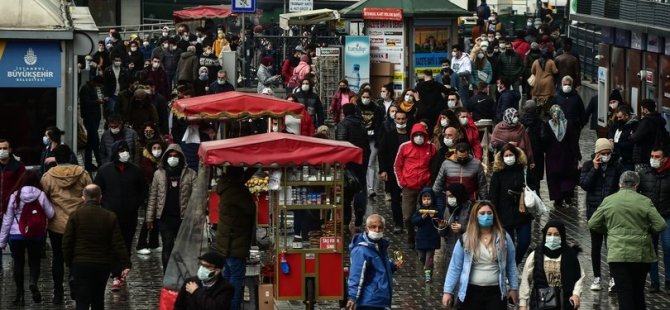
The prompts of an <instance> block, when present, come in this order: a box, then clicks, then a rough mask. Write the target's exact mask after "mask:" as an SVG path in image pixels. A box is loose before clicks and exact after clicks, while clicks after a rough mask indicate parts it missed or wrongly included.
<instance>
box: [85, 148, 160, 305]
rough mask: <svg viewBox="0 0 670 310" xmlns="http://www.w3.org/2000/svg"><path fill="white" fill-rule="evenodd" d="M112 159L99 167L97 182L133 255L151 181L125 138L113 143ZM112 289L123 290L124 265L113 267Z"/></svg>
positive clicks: (103, 205) (103, 201)
mask: <svg viewBox="0 0 670 310" xmlns="http://www.w3.org/2000/svg"><path fill="white" fill-rule="evenodd" d="M111 156H112V160H111V161H110V162H108V163H106V164H104V165H102V167H100V168H99V169H98V174H97V175H96V176H95V180H94V181H93V182H94V183H95V184H97V185H98V186H100V188H101V189H102V207H103V208H105V209H107V210H110V211H112V212H114V213H115V214H116V217H117V218H118V220H119V225H120V227H121V234H122V235H123V240H124V242H125V245H126V251H127V252H128V255H130V251H131V249H132V248H131V244H132V242H133V237H134V236H135V231H136V230H137V210H138V209H139V207H140V206H141V205H142V204H143V203H144V201H145V199H146V197H147V184H146V179H145V178H144V175H143V174H142V171H141V170H140V168H139V167H137V166H136V165H135V164H133V163H132V162H131V161H130V148H129V147H128V143H127V142H126V141H125V140H120V141H117V142H114V144H113V145H112V154H111ZM112 276H114V281H113V282H112V291H114V292H116V291H118V290H120V288H121V286H123V285H125V283H126V279H125V276H124V275H123V274H121V266H118V265H117V266H113V267H112Z"/></svg>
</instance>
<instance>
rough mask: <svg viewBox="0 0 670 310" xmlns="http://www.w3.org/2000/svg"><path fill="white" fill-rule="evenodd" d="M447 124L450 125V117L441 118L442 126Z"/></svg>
mask: <svg viewBox="0 0 670 310" xmlns="http://www.w3.org/2000/svg"><path fill="white" fill-rule="evenodd" d="M447 125H449V120H448V119H446V118H443V119H441V120H440V126H442V127H447Z"/></svg>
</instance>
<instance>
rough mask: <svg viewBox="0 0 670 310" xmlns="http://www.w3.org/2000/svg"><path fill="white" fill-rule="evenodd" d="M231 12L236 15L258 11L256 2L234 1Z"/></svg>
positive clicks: (249, 0) (251, 0) (254, 0)
mask: <svg viewBox="0 0 670 310" xmlns="http://www.w3.org/2000/svg"><path fill="white" fill-rule="evenodd" d="M231 11H233V12H234V13H253V12H255V11H256V0H233V1H232V6H231Z"/></svg>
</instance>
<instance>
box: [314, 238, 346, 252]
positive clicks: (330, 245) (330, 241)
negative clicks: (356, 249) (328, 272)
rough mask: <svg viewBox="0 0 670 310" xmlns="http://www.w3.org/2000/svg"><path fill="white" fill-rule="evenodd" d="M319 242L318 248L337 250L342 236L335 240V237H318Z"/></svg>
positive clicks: (340, 245) (340, 246) (340, 244)
mask: <svg viewBox="0 0 670 310" xmlns="http://www.w3.org/2000/svg"><path fill="white" fill-rule="evenodd" d="M320 241H321V242H320V243H321V246H320V247H319V249H321V250H337V249H340V248H342V238H339V237H338V238H337V241H336V240H335V237H321V238H320Z"/></svg>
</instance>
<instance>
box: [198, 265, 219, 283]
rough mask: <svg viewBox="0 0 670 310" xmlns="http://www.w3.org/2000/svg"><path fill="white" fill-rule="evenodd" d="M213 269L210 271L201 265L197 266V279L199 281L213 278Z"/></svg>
mask: <svg viewBox="0 0 670 310" xmlns="http://www.w3.org/2000/svg"><path fill="white" fill-rule="evenodd" d="M214 274H215V273H214V271H211V270H209V269H207V268H205V267H203V266H200V268H198V279H200V280H201V281H209V280H211V279H213V278H214Z"/></svg>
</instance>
